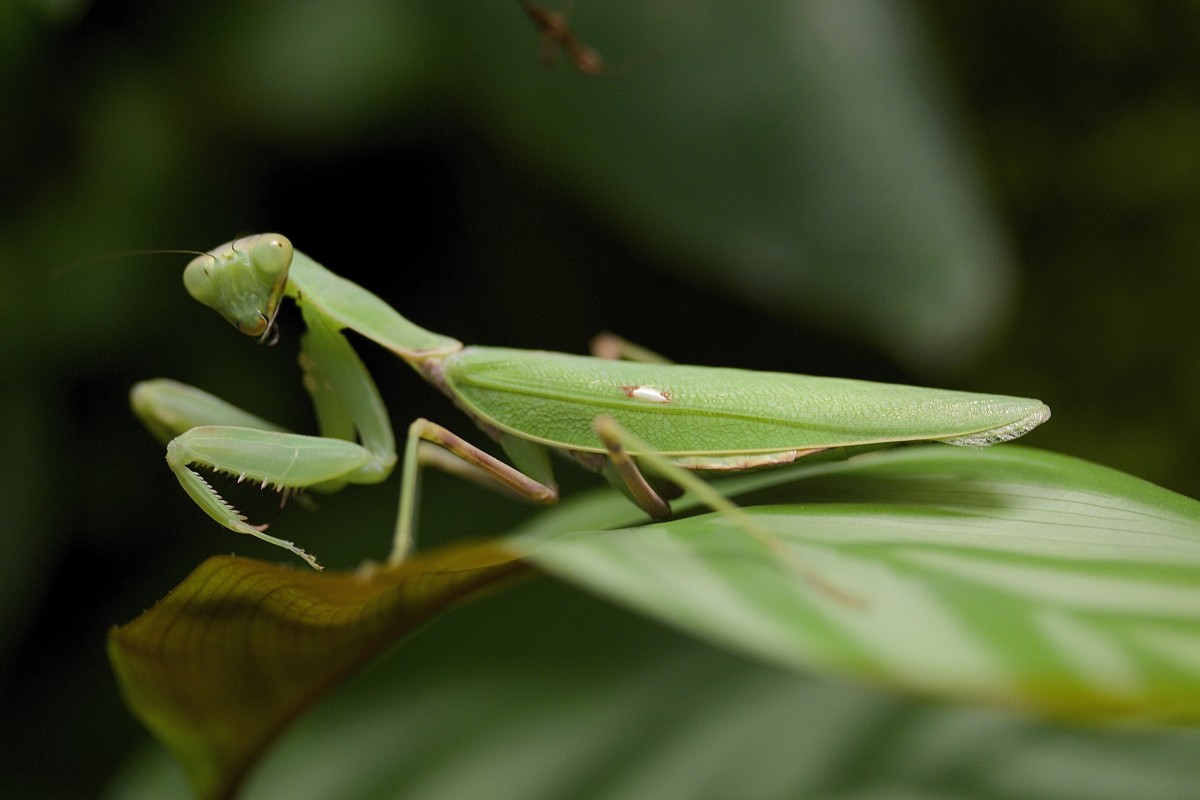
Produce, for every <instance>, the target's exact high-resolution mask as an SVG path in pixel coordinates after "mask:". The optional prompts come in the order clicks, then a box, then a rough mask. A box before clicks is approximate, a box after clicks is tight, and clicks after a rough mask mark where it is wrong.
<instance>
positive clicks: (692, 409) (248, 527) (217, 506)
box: [131, 233, 1050, 569]
mask: <svg viewBox="0 0 1200 800" xmlns="http://www.w3.org/2000/svg"><path fill="white" fill-rule="evenodd" d="M183 282H184V285H185V287H186V288H187V291H188V292H189V293H190V294H191V295H192V297H194V298H195V299H196V300H198V301H199V302H201V303H203V304H204V305H206V306H209V307H211V308H213V309H214V310H216V311H217V312H218V313H220V314H221V315H222V316H223V317H224V318H225V319H226V320H228V321H229V322H230V323H232V324H233V325H234V327H236V328H237V329H238V330H239V331H241V332H242V333H244V334H247V335H249V336H252V337H255V338H256V339H257V340H258V341H259V342H267V343H270V342H273V341H274V340H275V339H276V338H277V336H278V332H277V326H276V322H275V317H276V314H277V312H278V310H279V307H280V304H281V302H282V301H283V298H284V297H289V298H291V299H292V300H293V301H294V302H295V303H296V304H297V305H298V306H299V309H300V312H301V315H302V318H303V320H304V323H305V325H306V327H307V330H306V332H305V333H304V334H303V336H302V338H301V342H300V353H301V354H300V365H301V368H302V371H303V380H304V386H305V388H306V389H307V391H308V393H309V395H310V396H311V398H312V402H313V405H314V407H315V410H316V416H317V422H318V427H319V428H320V432H321V435H320V436H309V435H302V434H297V433H292V432H289V431H286V430H283V429H281V428H279V427H278V426H276V425H273V424H272V423H269V422H267V421H265V420H262V419H260V418H258V417H256V416H254V415H252V414H250V413H248V412H246V411H243V410H241V409H239V408H237V407H235V406H233V405H231V404H229V403H227V402H225V401H223V400H221V399H219V398H217V397H215V396H213V395H211V394H208V393H207V392H204V391H202V390H200V389H197V388H194V387H191V386H186V385H184V384H180V383H177V382H175V381H171V380H166V379H158V380H151V381H145V382H142V383H139V384H137V385H136V386H135V387H134V388H133V390H132V392H131V402H132V406H133V409H134V411H135V412H136V413H137V415H138V416H139V417H140V418H141V420H142V421H143V422H144V424H145V425H146V426H147V427H148V428H149V429H150V431H151V432H152V433H154V434H155V435H156V436H157V437H158V438H159V439H160V440H162V441H163V442H165V443H166V444H167V463H168V465H169V466H170V468H171V470H172V471H173V472H174V473H175V475H176V477H177V478H178V479H179V482H180V484H181V485H182V486H183V488H184V490H185V491H186V492H187V493H188V495H190V496H191V498H192V499H193V500H194V501H195V502H196V503H197V504H198V505H199V506H200V508H201V509H203V510H204V511H205V512H206V513H207V514H208V515H209V516H210V517H212V518H213V519H214V520H216V521H217V522H218V523H220V524H221V525H223V526H225V527H226V528H228V529H230V530H232V531H236V532H238V533H244V534H249V535H251V536H256V537H258V538H259V539H263V540H265V541H267V542H270V543H271V544H274V545H278V546H280V547H283V548H286V549H287V550H290V551H291V552H292V553H295V554H296V555H297V556H299V557H301V558H303V559H304V560H305V561H307V562H308V563H309V564H311V565H312V566H314V567H317V568H318V569H319V568H320V567H319V565H318V564H317V561H316V559H315V558H313V556H311V555H310V554H308V553H306V552H305V551H304V550H302V549H300V548H299V547H297V546H296V545H295V544H294V543H292V542H290V541H286V540H284V539H280V538H277V537H275V536H271V535H269V534H267V533H266V526H265V525H254V524H250V523H249V522H248V521H247V520H246V518H245V517H244V516H243V515H242V514H240V513H239V512H238V511H237V510H236V509H235V508H234V507H233V506H232V505H230V504H229V503H228V502H227V501H226V500H225V499H224V498H222V497H221V495H220V494H218V493H217V491H216V490H215V489H214V488H213V487H212V486H211V485H210V484H209V483H208V481H206V480H205V478H204V477H202V476H201V473H200V471H198V470H200V469H202V468H208V469H210V470H213V471H216V472H220V473H225V474H227V475H230V476H233V477H236V478H237V479H238V480H239V481H251V482H253V483H254V484H257V485H258V486H259V487H261V488H263V489H267V488H273V489H275V490H277V491H279V492H282V493H284V496H285V498H286V496H287V494H288V493H291V492H295V491H299V490H315V491H322V492H330V491H336V490H338V489H340V488H342V487H343V486H345V485H346V484H349V483H356V484H372V483H378V482H380V481H383V480H384V479H385V478H387V477H388V475H389V474H390V473H391V471H392V469H393V468H394V467H395V465H396V461H397V453H396V441H395V436H394V434H393V431H392V426H391V423H390V422H389V419H388V413H387V409H386V406H385V405H384V402H383V399H382V397H381V396H380V394H379V391H378V390H377V388H376V386H375V383H374V381H373V380H372V378H371V376H370V374H369V373H368V372H367V370H366V368H365V367H364V365H363V363H362V361H361V360H360V359H359V357H358V356H357V354H356V353H355V351H354V349H353V348H352V347H351V345H350V342H349V341H348V340H347V339H346V337H345V334H344V333H343V331H344V330H346V329H349V330H353V331H356V332H357V333H359V334H361V335H362V336H365V337H366V338H368V339H371V340H373V341H375V342H377V343H378V344H380V345H382V346H383V347H386V348H387V349H389V350H391V351H392V352H394V353H395V354H396V355H398V356H400V357H401V358H402V359H404V361H406V362H407V363H408V364H409V365H410V366H411V367H413V368H414V369H415V370H416V371H417V372H418V373H419V374H420V375H421V376H422V377H423V378H425V380H427V381H428V382H429V383H431V384H432V385H433V386H435V387H436V388H438V389H440V390H441V391H442V392H443V393H445V394H446V395H448V396H449V397H450V398H451V400H453V402H454V403H455V405H457V406H458V408H460V409H461V410H462V411H463V412H464V413H465V414H466V415H467V416H468V417H470V418H471V419H472V420H473V421H474V422H475V423H476V425H478V426H479V427H480V428H482V429H483V431H484V432H485V433H486V434H487V435H488V436H490V437H491V438H492V439H494V440H496V442H498V443H499V445H500V447H501V449H502V450H503V451H504V453H505V454H506V455H507V457H508V459H509V461H510V462H511V464H510V463H506V462H504V461H502V460H500V459H498V458H495V457H494V456H492V455H490V454H489V453H487V452H485V451H484V450H481V449H479V448H478V447H476V446H475V445H473V444H471V443H469V442H467V441H466V440H464V439H462V438H460V437H459V436H457V435H455V434H454V433H452V432H451V431H449V430H447V429H446V428H444V427H442V426H441V425H438V424H436V423H434V422H431V421H429V420H427V419H418V420H416V421H414V422H413V423H412V424H411V425H410V426H409V428H408V436H407V439H406V442H405V447H404V454H403V462H404V463H403V472H402V475H401V488H400V502H399V512H398V515H397V520H396V526H395V533H394V540H393V546H392V552H391V555H390V558H389V562H390V563H399V562H400V561H402V560H403V559H404V558H405V557H406V556H407V555H408V553H409V552H410V550H411V549H412V547H413V542H414V522H415V520H414V515H415V511H416V505H417V492H418V476H419V474H420V471H421V469H422V468H424V467H426V466H434V467H437V468H440V469H443V470H446V471H448V472H450V473H452V474H455V475H459V476H462V477H464V478H468V479H471V480H474V481H476V482H478V483H480V484H483V485H485V486H488V487H490V488H494V489H497V490H500V491H506V492H508V493H510V494H515V495H516V496H518V497H520V498H524V499H526V500H530V501H533V502H536V503H545V504H549V503H554V502H556V501H557V500H558V496H559V493H558V488H557V486H556V484H555V481H554V473H553V468H552V465H551V460H550V454H551V453H552V452H554V453H559V454H561V455H563V456H566V457H568V458H569V459H571V460H574V461H576V462H578V463H580V464H582V465H583V466H584V467H587V468H589V469H591V470H594V471H597V472H600V473H603V474H604V476H605V477H606V478H607V479H608V480H609V482H610V483H611V484H612V485H614V486H615V487H616V488H618V489H619V490H620V491H622V492H623V493H624V494H625V495H627V496H628V497H629V498H630V499H631V500H632V501H633V502H634V503H636V504H637V505H638V506H639V507H640V508H641V509H643V510H644V511H645V512H646V513H647V514H648V515H649V516H651V517H653V518H655V519H664V518H666V517H668V516H669V515H670V514H671V507H670V505H669V500H670V499H673V497H674V496H678V494H679V492H680V490H681V489H688V490H691V491H692V492H693V493H694V494H696V495H697V496H698V497H699V498H700V499H701V500H702V501H703V502H705V503H706V504H707V505H709V506H710V507H712V508H714V509H716V510H718V511H721V512H723V513H726V514H730V515H735V516H736V515H737V513H738V509H737V507H736V506H734V505H733V504H732V503H730V502H729V501H727V500H725V499H724V497H723V496H721V495H720V494H719V493H718V492H716V490H715V489H713V488H712V487H711V486H709V484H707V483H706V482H705V481H703V480H700V479H699V478H698V477H696V476H695V475H694V474H693V473H694V472H697V471H698V472H706V473H707V472H711V473H719V472H727V471H735V470H748V469H756V468H767V467H773V466H779V465H782V464H787V463H790V462H793V461H795V460H796V459H798V458H802V457H804V456H809V455H812V454H815V453H821V452H826V451H831V450H845V449H850V448H858V447H869V446H884V445H888V444H892V443H900V442H916V441H941V442H948V443H950V444H957V445H967V446H983V445H988V444H992V443H995V442H1001V441H1006V440H1009V439H1013V438H1016V437H1018V436H1021V435H1022V434H1024V433H1026V432H1028V431H1030V430H1032V429H1033V428H1034V427H1036V426H1037V425H1039V424H1041V423H1042V422H1044V421H1045V420H1046V419H1048V418H1049V416H1050V410H1049V408H1047V407H1046V405H1044V404H1043V403H1041V402H1040V401H1038V400H1031V399H1026V398H1019V397H1007V396H1002V395H988V394H975V393H968V392H957V391H947V390H941V389H928V388H921V387H914V386H901V385H892V384H881V383H871V382H866V381H855V380H848V379H841V378H819V377H810V376H805V375H791V374H782V373H772V372H755V371H749V370H741V369H729V368H713V367H699V366H684V365H678V364H671V363H667V362H665V361H663V360H662V359H660V358H657V357H656V356H655V355H654V354H653V353H650V352H649V351H646V350H642V349H641V348H638V347H636V346H634V345H632V344H630V343H627V342H625V341H624V340H621V339H619V338H617V337H613V336H607V337H598V338H597V341H596V343H595V344H594V345H593V351H594V353H595V354H594V355H593V356H590V357H589V356H579V355H568V354H564V353H553V352H544V351H531V350H516V349H509V348H499V347H476V346H471V347H468V346H464V345H463V344H462V343H461V342H459V341H457V340H456V339H452V338H450V337H448V336H443V335H441V334H437V333H433V332H431V331H428V330H425V329H424V328H421V327H419V326H417V325H415V324H414V323H412V322H409V321H408V320H407V319H405V318H404V317H403V316H401V315H400V314H399V313H398V312H397V311H395V310H394V309H393V308H391V307H390V306H389V305H388V304H387V303H385V302H384V301H383V300H381V299H380V298H379V297H377V296H376V295H374V294H372V293H371V292H369V291H367V290H366V289H363V288H362V287H360V286H358V285H357V284H354V283H352V282H350V281H348V280H346V279H344V278H341V277H339V276H338V275H336V274H334V273H333V272H331V271H329V270H327V269H326V268H324V267H322V266H321V265H320V264H318V263H316V262H315V261H313V260H312V259H310V258H308V257H307V256H305V255H304V254H303V253H301V252H299V251H296V250H294V249H293V247H292V244H291V242H290V241H289V240H288V239H287V238H285V237H284V236H281V235H279V234H273V233H267V234H259V235H255V236H248V237H244V238H241V239H237V240H234V241H232V242H227V243H225V244H223V245H221V246H220V247H217V248H214V249H213V250H210V251H208V252H207V253H205V254H202V255H198V256H197V257H196V258H194V259H193V260H192V261H191V262H190V263H189V264H188V265H187V267H186V268H185V270H184V273H183ZM738 524H739V525H740V526H741V527H744V528H746V529H747V530H748V531H750V532H752V533H754V534H755V535H756V536H759V537H760V538H763V539H764V540H765V538H766V536H765V534H763V533H762V532H761V531H756V530H755V528H754V524H753V522H752V521H750V520H749V519H748V515H742V518H739V522H738Z"/></svg>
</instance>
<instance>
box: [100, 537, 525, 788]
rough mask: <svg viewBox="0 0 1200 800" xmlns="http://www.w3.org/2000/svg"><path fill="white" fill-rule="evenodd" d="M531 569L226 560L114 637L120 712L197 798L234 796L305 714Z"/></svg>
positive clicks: (493, 563) (492, 563) (460, 555)
mask: <svg viewBox="0 0 1200 800" xmlns="http://www.w3.org/2000/svg"><path fill="white" fill-rule="evenodd" d="M527 571H528V568H527V567H526V566H525V565H524V564H523V563H522V562H520V561H518V560H516V558H515V556H514V555H513V554H512V552H511V551H508V550H504V549H501V548H499V547H497V546H495V545H489V544H477V545H458V546H455V547H448V548H443V549H441V550H437V551H433V552H430V553H427V554H424V555H422V556H419V557H416V558H413V559H411V560H409V561H407V562H405V563H404V564H402V565H400V566H399V567H391V568H383V567H380V568H377V569H375V570H373V571H363V572H361V573H360V574H354V573H342V574H337V573H319V572H316V571H313V570H307V569H297V568H293V567H284V566H278V565H273V564H267V563H264V562H261V561H255V560H252V559H246V558H236V557H229V556H221V557H215V558H210V559H208V560H207V561H205V562H204V563H203V564H201V565H200V566H199V567H198V568H197V569H196V570H195V571H194V572H193V573H192V574H191V575H189V576H188V578H187V579H186V580H184V582H183V583H182V584H180V585H179V586H178V587H176V588H175V590H174V591H172V592H171V593H170V594H169V595H168V596H167V597H166V598H164V599H163V600H162V601H161V602H159V603H158V604H157V605H156V606H154V608H152V609H151V610H149V611H147V612H145V613H144V614H142V615H141V616H140V617H138V618H137V619H136V620H134V621H133V622H130V623H129V624H128V625H124V626H122V627H119V628H115V629H114V630H113V631H112V633H111V634H110V636H109V657H110V660H111V661H112V664H113V667H114V669H115V671H116V673H117V677H118V679H119V681H120V684H121V688H122V691H123V693H124V696H125V700H126V702H127V703H128V705H129V706H130V708H131V709H132V710H133V711H134V713H135V714H136V715H137V716H138V717H139V718H140V719H141V720H142V722H143V723H144V724H145V725H146V727H148V728H149V729H150V730H151V731H152V732H153V733H154V734H155V736H157V737H158V738H159V740H160V741H162V742H163V743H164V744H165V745H166V746H167V747H168V748H169V749H170V750H171V751H172V752H173V753H174V754H175V755H176V757H178V758H179V760H180V761H181V762H182V763H183V765H184V768H185V770H186V772H187V773H188V778H189V780H190V781H191V783H192V785H193V787H194V788H195V789H196V791H197V792H198V793H199V794H200V795H201V796H202V797H206V798H209V797H224V796H228V794H229V793H230V792H232V791H233V788H234V787H235V786H236V785H237V784H238V783H239V781H240V780H241V779H242V777H243V775H244V773H245V771H246V770H247V769H248V768H249V766H250V765H251V764H252V763H253V761H254V759H255V758H257V756H258V755H259V754H260V753H261V752H262V751H263V749H264V748H265V747H266V745H267V744H268V743H269V742H270V741H271V740H272V739H273V738H274V737H275V736H276V735H277V734H278V733H279V732H280V731H281V730H282V729H283V728H284V727H285V726H286V725H287V723H288V722H290V721H291V720H292V719H293V718H294V717H295V716H296V715H297V714H298V713H299V712H300V710H302V709H303V708H304V707H306V706H307V705H308V704H309V703H310V702H312V701H313V700H314V699H315V698H316V697H318V696H320V695H322V694H324V693H325V692H326V691H327V690H328V689H329V688H330V687H331V686H333V685H336V684H337V683H338V682H340V680H342V679H343V678H345V676H347V675H348V674H350V673H351V672H353V671H354V670H355V669H357V668H358V667H360V666H361V665H362V664H363V663H364V662H366V661H367V660H368V659H369V658H371V657H373V656H375V655H377V654H378V653H379V652H380V651H381V650H383V649H384V648H385V647H387V646H388V645H390V644H392V643H393V642H395V641H396V640H397V639H399V638H401V637H403V636H405V635H406V634H408V633H411V632H412V631H413V630H415V629H416V628H417V627H419V626H420V625H422V624H424V623H425V622H426V621H428V620H429V619H431V618H432V617H434V616H436V615H438V614H439V613H441V612H443V611H445V610H447V609H448V608H450V607H452V606H455V605H457V604H460V603H462V602H465V601H467V600H469V599H473V598H475V597H477V596H479V595H480V594H481V593H483V592H485V591H488V590H490V589H492V588H494V587H495V586H497V585H498V584H501V583H504V582H507V581H509V580H511V579H512V578H514V577H515V576H517V575H520V574H522V573H524V572H527Z"/></svg>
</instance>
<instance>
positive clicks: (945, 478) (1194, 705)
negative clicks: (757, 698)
mask: <svg viewBox="0 0 1200 800" xmlns="http://www.w3.org/2000/svg"><path fill="white" fill-rule="evenodd" d="M792 478H794V479H793V480H791V482H790V483H788V484H786V485H785V486H782V487H776V489H775V490H774V496H773V497H772V498H770V499H772V500H773V501H774V504H771V505H758V506H755V507H753V508H751V509H749V511H750V514H751V516H752V519H753V520H754V521H755V522H756V523H757V524H758V525H759V526H761V527H762V528H763V529H764V530H765V531H766V532H767V533H768V534H769V536H770V540H766V541H764V539H762V538H756V537H755V536H751V535H747V534H746V533H745V531H743V530H742V529H740V528H739V527H737V525H735V523H733V522H732V521H731V520H729V519H727V518H725V517H722V516H719V515H716V514H706V515H703V516H698V517H691V518H685V519H679V520H675V521H672V522H667V523H663V524H658V525H651V526H645V527H637V528H622V529H619V530H614V531H607V532H583V531H580V532H573V533H570V534H567V535H563V536H558V537H554V538H545V537H542V536H538V535H535V534H527V535H526V536H525V537H523V538H521V539H519V540H518V541H519V542H521V546H522V547H523V548H524V549H525V550H526V552H527V553H528V554H529V556H530V557H531V558H532V559H533V560H534V561H535V562H537V563H539V564H540V565H542V566H543V567H545V568H546V569H548V570H550V571H552V572H554V573H556V574H558V575H559V576H561V577H563V578H566V579H568V580H571V581H574V582H577V583H579V584H582V585H584V586H587V587H590V588H591V589H593V590H595V591H597V592H599V593H601V594H604V595H607V596H609V597H611V598H613V599H616V600H618V601H620V602H622V603H625V604H627V605H629V606H632V607H634V608H637V609H640V610H642V611H644V612H646V613H649V614H651V615H653V616H655V617H658V618H660V619H662V620H664V621H666V622H669V623H671V624H673V625H677V626H680V627H682V628H684V629H686V630H689V631H692V632H694V633H696V634H699V635H700V636H703V637H705V638H707V639H709V640H711V641H713V642H715V643H717V644H719V645H721V646H727V647H733V648H737V649H740V650H742V651H745V652H747V653H751V654H754V655H757V656H759V657H762V658H765V659H768V660H770V661H772V662H776V663H779V664H784V665H788V666H791V667H797V668H802V669H818V670H821V671H825V672H829V673H835V674H839V675H844V676H847V677H851V678H856V679H860V680H863V681H868V682H871V683H875V684H883V685H889V686H893V687H896V688H899V689H902V690H905V691H908V692H913V693H917V694H920V695H927V696H933V697H938V698H942V699H946V700H953V701H967V702H974V703H987V704H993V705H1000V706H1006V707H1014V708H1020V709H1033V710H1036V711H1038V712H1041V713H1046V714H1052V715H1061V716H1067V717H1073V718H1124V717H1137V718H1153V719H1159V720H1172V721H1194V720H1196V719H1200V503H1197V502H1196V501H1194V500H1191V499H1188V498H1185V497H1182V496H1180V495H1177V494H1174V493H1172V492H1169V491H1167V490H1165V489H1162V488H1159V487H1156V486H1153V485H1151V484H1148V483H1145V482H1143V481H1140V480H1138V479H1135V478H1132V477H1130V476H1128V475H1124V474H1122V473H1119V472H1115V471H1113V470H1109V469H1105V468H1102V467H1098V466H1095V465H1093V464H1089V463H1086V462H1082V461H1079V460H1076V459H1072V458H1068V457H1065V456H1061V455H1056V454H1052V453H1047V452H1042V451H1037V450H1032V449H1028V448H1023V447H1016V446H1006V447H1001V448H995V449H992V450H986V451H970V450H959V449H956V448H949V447H944V446H938V445H934V446H924V447H914V448H909V449H900V450H893V451H889V452H884V453H870V454H865V455H862V456H858V457H855V458H851V459H849V460H847V461H844V462H841V463H836V464H813V465H807V466H805V467H803V468H801V469H800V470H797V471H796V472H795V473H793V474H792ZM759 499H760V500H762V499H764V498H762V497H760V498H759ZM744 502H746V501H744ZM772 543H775V544H774V546H773V545H772ZM806 570H811V571H813V572H815V573H816V574H818V575H820V576H821V579H822V580H823V581H827V582H828V583H829V584H830V585H831V586H834V587H836V591H835V592H829V591H822V589H821V588H820V586H818V585H815V584H814V583H812V582H811V581H805V580H803V579H798V576H801V575H803V573H804V571H806ZM842 593H844V594H842ZM847 598H849V599H847Z"/></svg>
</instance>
